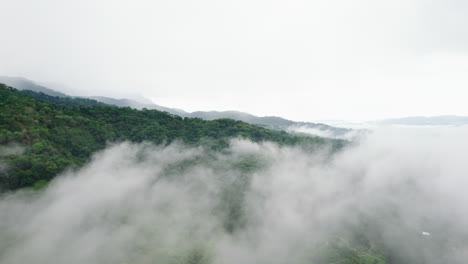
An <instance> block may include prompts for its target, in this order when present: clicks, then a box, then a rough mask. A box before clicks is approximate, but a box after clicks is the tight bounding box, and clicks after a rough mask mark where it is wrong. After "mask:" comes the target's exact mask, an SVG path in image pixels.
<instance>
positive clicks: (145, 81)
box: [0, 0, 468, 121]
mask: <svg viewBox="0 0 468 264" xmlns="http://www.w3.org/2000/svg"><path fill="white" fill-rule="evenodd" d="M0 10H1V11H2V15H1V16H0V43H1V44H0V75H9V76H24V77H27V78H30V79H32V80H35V81H38V82H42V83H56V84H60V85H61V86H63V87H67V88H66V89H69V90H66V92H69V93H72V94H77V95H104V96H111V97H136V96H140V95H141V96H145V97H148V98H151V99H152V100H153V101H154V102H155V103H157V104H160V105H164V106H168V107H177V108H181V109H185V110H188V111H195V110H241V111H246V112H250V113H253V114H257V115H279V116H282V117H286V118H289V119H293V120H303V121H312V120H319V119H347V120H369V119H380V118H387V117H400V116H410V115H439V114H458V115H468V103H467V101H468V100H467V95H468V56H467V49H468V15H467V14H468V1H466V0H432V1H431V0H391V1H390V0H388V1H377V0H355V1H349V0H322V1H313V0H287V1H286V0H284V1H278V0H232V1H231V0H197V1H188V0H157V1H152V0H151V1H150V0H147V1H146V0H137V1H136V0H132V1H130V0H128V1H123V0H80V1H71V0H68V1H67V0H41V1H38V0H0Z"/></svg>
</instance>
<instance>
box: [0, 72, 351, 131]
mask: <svg viewBox="0 0 468 264" xmlns="http://www.w3.org/2000/svg"><path fill="white" fill-rule="evenodd" d="M2 78H3V79H2ZM2 80H4V83H5V84H7V85H9V86H12V87H15V88H17V89H20V90H31V91H34V92H38V93H44V94H47V95H50V96H57V97H68V98H86V99H91V100H95V101H98V102H101V103H104V104H108V105H114V106H120V107H131V108H135V109H140V110H141V109H144V108H146V109H153V110H159V111H164V112H168V113H170V114H173V115H178V116H181V117H192V118H194V117H196V118H201V119H204V120H215V119H222V118H230V119H234V120H240V121H244V122H247V123H249V124H253V125H260V126H264V127H266V128H269V129H275V130H285V131H289V132H294V133H305V134H313V135H317V136H322V137H329V138H343V139H349V138H350V137H349V136H348V135H350V134H353V135H354V134H355V133H353V132H355V131H353V130H352V129H348V128H339V127H334V126H329V125H326V124H321V123H310V122H296V121H292V120H288V119H284V118H281V117H276V116H264V117H259V116H255V115H252V114H249V113H244V112H239V111H196V112H192V113H189V112H186V111H184V110H181V109H176V108H169V107H164V106H160V105H157V104H152V103H148V102H140V101H137V100H131V99H115V98H110V97H104V96H88V97H71V96H68V95H66V94H64V93H61V92H57V91H54V90H52V89H49V88H46V87H43V86H40V85H37V84H35V83H34V82H32V81H30V80H28V79H25V78H21V77H0V82H2ZM31 95H33V94H31ZM41 99H44V98H41ZM83 102H84V103H85V104H87V105H91V104H94V103H92V102H89V101H83ZM55 103H56V102H55ZM75 103H76V101H75ZM351 138H352V136H351Z"/></svg>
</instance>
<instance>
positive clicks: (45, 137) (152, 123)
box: [0, 84, 344, 189]
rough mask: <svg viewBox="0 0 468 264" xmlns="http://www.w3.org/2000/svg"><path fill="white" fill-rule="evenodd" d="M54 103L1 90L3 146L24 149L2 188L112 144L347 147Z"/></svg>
mask: <svg viewBox="0 0 468 264" xmlns="http://www.w3.org/2000/svg"><path fill="white" fill-rule="evenodd" d="M43 97H47V95H43ZM49 99H50V100H52V99H54V100H55V101H56V103H50V102H45V101H43V100H40V99H37V98H34V97H31V96H28V95H27V94H24V93H22V92H20V91H18V90H16V89H14V88H11V87H7V86H5V85H3V84H0V145H2V146H4V147H5V146H8V147H12V146H13V147H14V146H21V147H22V153H21V154H18V153H15V154H8V153H7V154H5V155H4V154H2V155H1V157H0V158H1V162H2V166H1V167H0V168H3V169H0V188H3V189H16V188H20V187H25V186H30V185H33V184H35V183H37V182H41V181H48V180H50V179H52V178H53V177H54V176H55V175H57V174H58V173H59V172H61V171H63V170H64V169H65V168H67V167H77V166H81V165H82V164H84V163H85V162H86V161H87V160H88V159H89V157H90V156H91V154H93V153H94V152H96V151H98V150H101V149H104V148H105V147H106V146H107V145H108V144H109V143H112V142H121V141H131V142H142V141H149V142H153V143H155V144H168V143H170V142H173V141H174V140H180V141H183V142H185V143H186V144H192V145H194V144H195V145H197V144H203V145H205V146H209V147H211V148H212V149H215V150H219V149H223V148H224V147H225V146H227V145H228V142H229V140H230V139H231V138H236V137H241V138H246V139H249V140H252V141H255V142H259V141H272V142H276V143H278V144H288V145H295V144H301V145H308V146H311V147H312V148H314V147H316V146H320V145H324V144H331V145H332V146H333V147H334V148H339V147H340V146H341V145H342V144H344V141H340V140H328V139H324V138H319V137H303V136H294V135H290V134H287V133H286V132H284V131H272V130H268V129H266V128H263V127H259V126H255V125H251V124H248V123H245V122H242V121H235V120H231V119H219V120H214V121H205V120H202V119H200V118H182V117H179V116H175V115H171V114H168V113H165V112H161V111H157V110H136V109H132V108H130V107H114V106H107V105H99V104H96V105H82V104H73V100H74V99H70V98H58V97H51V98H49ZM61 100H62V101H63V102H62V103H60V101H61ZM70 102H71V103H70Z"/></svg>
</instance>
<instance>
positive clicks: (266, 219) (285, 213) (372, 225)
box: [0, 127, 468, 264]
mask: <svg viewBox="0 0 468 264" xmlns="http://www.w3.org/2000/svg"><path fill="white" fill-rule="evenodd" d="M467 132H468V131H467V129H466V128H463V127H461V128H430V129H427V128H426V129H415V128H412V129H401V128H399V129H392V128H387V129H385V130H377V131H376V132H374V133H372V134H370V135H368V137H367V138H366V139H363V140H362V141H361V142H359V143H356V144H353V145H352V146H349V147H348V148H346V149H345V150H343V151H342V152H339V153H335V154H334V155H331V156H330V154H329V153H327V152H326V151H325V150H323V151H320V150H317V151H316V152H314V153H309V152H305V151H304V150H301V149H297V148H288V147H278V146H276V145H273V144H270V143H263V144H254V143H251V142H246V141H239V140H235V141H233V142H232V143H231V147H230V148H229V149H228V150H227V151H225V152H223V153H213V152H211V151H209V150H206V149H203V148H187V147H185V146H183V145H181V144H172V145H170V146H167V147H160V146H153V145H150V144H129V143H122V144H118V145H114V146H111V147H109V148H108V149H106V150H105V151H103V152H101V153H99V154H97V155H95V157H94V158H93V160H92V162H90V163H89V164H88V165H87V166H85V167H84V168H82V169H80V170H79V171H76V172H68V173H65V174H64V175H62V176H61V177H59V178H57V179H56V180H55V181H53V182H52V183H51V184H50V185H49V186H48V187H47V189H45V190H44V191H42V192H32V191H24V190H23V191H18V192H15V193H10V194H4V195H3V196H2V197H1V200H0V212H1V213H0V238H1V239H0V262H1V263H5V264H19V263H29V262H34V263H72V264H73V263H155V262H157V263H303V262H307V261H309V262H310V261H316V262H317V263H321V262H320V261H323V257H324V253H323V252H324V248H326V247H335V248H337V247H338V248H344V249H346V250H354V251H356V252H373V253H376V252H377V253H378V252H381V254H383V255H385V257H387V258H389V259H390V263H399V262H402V261H403V262H409V263H430V264H432V263H464V260H465V259H466V257H467V256H468V255H467V254H468V243H467V242H466V241H468V240H467V238H468V228H467V227H466V220H468V209H466V206H465V201H466V198H467V197H466V191H465V186H466V184H467V183H468V179H467V178H466V173H467V172H468V164H467V163H466V150H467V149H468V140H467V138H466V135H467ZM369 241H371V242H369ZM383 249H384V250H383ZM377 253H376V254H377ZM191 261H192V262H191ZM193 261H195V262H193ZM196 261H198V262H196Z"/></svg>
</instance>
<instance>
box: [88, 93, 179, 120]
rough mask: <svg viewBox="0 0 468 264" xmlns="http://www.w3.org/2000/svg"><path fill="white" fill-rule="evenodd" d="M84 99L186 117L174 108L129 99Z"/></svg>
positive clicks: (99, 97)
mask: <svg viewBox="0 0 468 264" xmlns="http://www.w3.org/2000/svg"><path fill="white" fill-rule="evenodd" d="M85 98H89V99H93V100H96V101H99V102H102V103H105V104H108V105H115V106H120V107H126V106H128V107H131V108H135V109H140V110H141V109H143V108H146V109H153V110H159V111H164V112H168V113H170V114H173V115H178V116H187V114H188V113H187V112H185V111H184V110H181V109H176V108H169V107H164V106H160V105H157V104H151V103H142V102H139V101H136V100H131V99H114V98H110V97H104V96H88V97H85Z"/></svg>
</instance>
